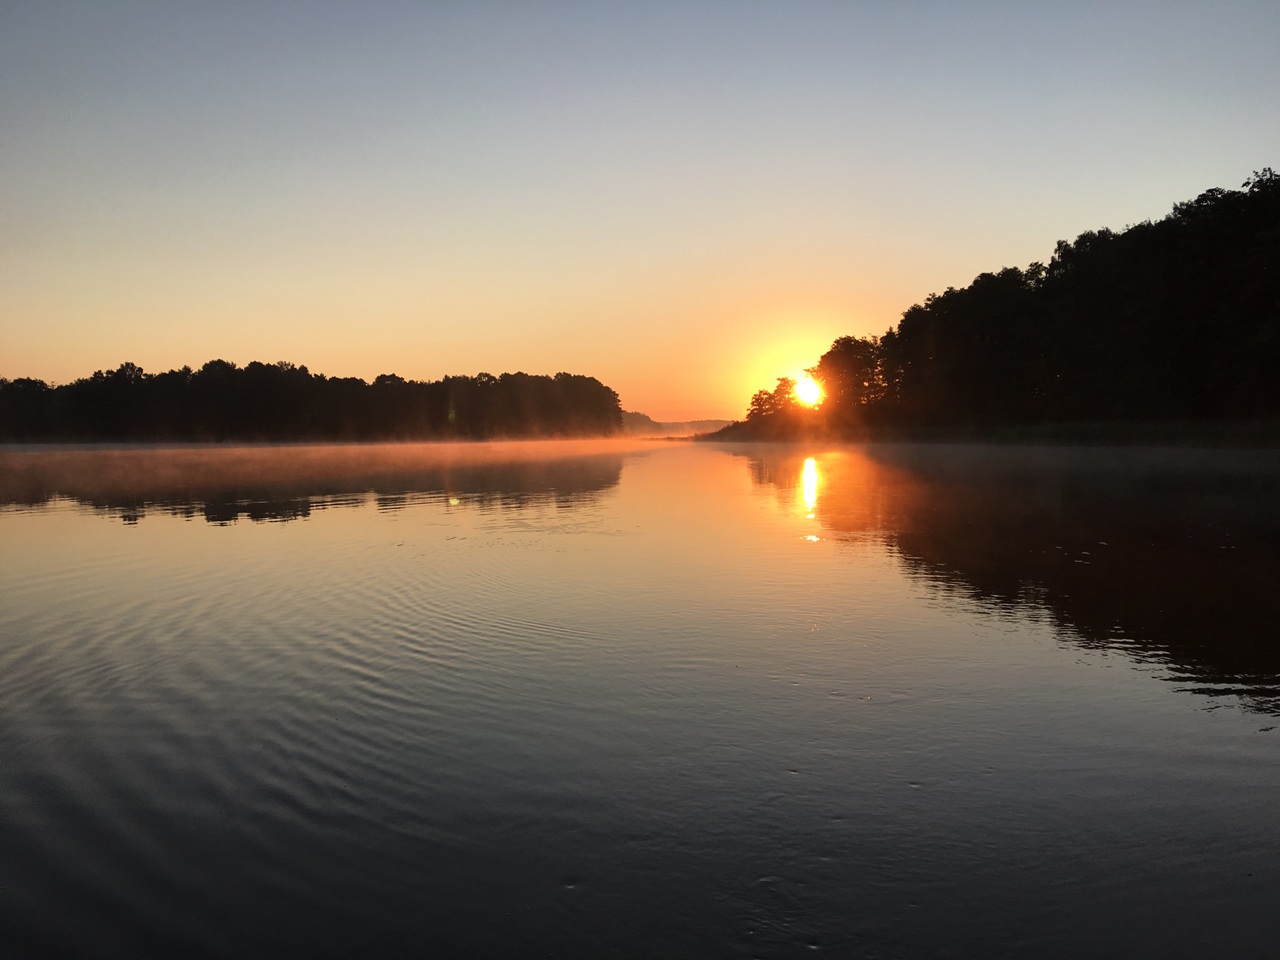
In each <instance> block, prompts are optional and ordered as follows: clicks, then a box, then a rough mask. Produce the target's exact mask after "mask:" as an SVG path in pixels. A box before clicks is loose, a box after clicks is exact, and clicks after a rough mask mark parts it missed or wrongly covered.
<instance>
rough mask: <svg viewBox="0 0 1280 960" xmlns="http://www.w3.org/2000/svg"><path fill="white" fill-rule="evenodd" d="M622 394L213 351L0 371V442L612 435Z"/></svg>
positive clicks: (535, 379)
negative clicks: (188, 359)
mask: <svg viewBox="0 0 1280 960" xmlns="http://www.w3.org/2000/svg"><path fill="white" fill-rule="evenodd" d="M621 426H622V408H621V405H620V403H619V401H618V395H617V394H616V393H615V392H614V391H613V390H611V389H609V388H608V387H607V386H605V385H604V384H603V383H601V382H600V381H599V380H596V379H595V378H594V377H585V376H578V375H574V374H569V373H557V374H556V375H555V376H540V375H531V374H527V373H504V374H502V375H501V376H497V377H495V376H492V375H490V374H487V373H481V374H479V375H477V376H474V377H466V376H453V377H445V378H444V379H443V380H436V381H415V380H405V379H402V378H401V377H398V376H396V375H394V374H383V375H382V376H380V377H378V378H377V379H375V380H374V381H373V383H366V382H365V381H364V380H361V379H357V378H354V377H326V376H325V375H323V374H313V373H311V372H309V371H308V370H307V368H306V367H304V366H295V365H294V364H292V363H286V362H283V361H282V362H280V363H271V364H267V363H258V362H253V363H249V364H247V365H245V366H244V367H238V366H236V364H234V363H230V362H228V361H226V360H211V361H209V362H208V363H206V364H205V365H204V366H202V367H201V368H200V369H199V370H192V369H191V368H190V367H183V368H182V369H180V370H169V371H167V372H165V373H156V374H152V373H146V372H145V371H143V370H142V369H141V368H140V367H138V366H136V365H135V364H132V363H123V364H121V365H120V366H119V367H118V368H117V369H115V370H111V371H106V372H104V371H101V370H99V371H97V372H96V373H94V374H93V375H92V376H90V377H84V378H82V379H79V380H76V381H74V382H72V383H68V384H64V385H61V386H50V385H49V384H47V383H45V382H44V381H41V380H32V379H25V378H23V379H17V380H12V381H10V380H3V379H0V440H6V441H42V440H66V441H70V440H168V441H219V440H374V439H377V440H415V439H486V438H496V437H572V436H595V435H602V434H604V435H607V434H612V433H616V432H618V431H619V430H620V429H621Z"/></svg>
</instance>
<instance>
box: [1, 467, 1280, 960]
mask: <svg viewBox="0 0 1280 960" xmlns="http://www.w3.org/2000/svg"><path fill="white" fill-rule="evenodd" d="M0 503H2V504H3V506H0V759H2V761H3V762H2V764H0V938H2V940H3V942H4V943H5V945H6V946H5V953H6V955H8V956H95V957H174V956H182V957H282V956H299V957H402V956H403V957H408V956H414V957H425V956H439V957H501V958H506V957H522V958H527V957H553V956H554V957H583V958H587V957H658V956H661V957H731V958H736V957H744V958H745V957H784V956H786V957H789V956H796V955H800V954H806V955H807V954H809V953H813V952H816V953H819V954H825V955H828V956H836V957H1064V958H1065V957H1072V958H1076V957H1081V956H1098V957H1101V956H1108V957H1162V958H1163V957H1196V958H1202V957H1205V956H1230V955H1240V956H1244V955H1252V956H1263V955H1270V954H1273V953H1275V951H1276V950H1277V949H1280V947H1278V946H1277V936H1276V933H1275V925H1274V921H1273V920H1272V919H1271V914H1270V911H1271V910H1272V909H1273V908H1274V904H1275V902H1276V898H1277V895H1280V626H1278V624H1280V549H1278V548H1280V454H1277V453H1276V452H1274V451H1273V452H1267V451H1261V452H1257V451H1255V452H1232V451H1212V450H1173V449H1167V450H1165V449H1145V450H1144V449H1091V450H1072V449H1065V448H1050V447H1044V448H1019V447H976V446H942V445H940V446H927V445H917V446H912V445H903V446H892V445H881V446H864V447H859V446H848V447H840V446H829V445H828V446H816V447H813V448H805V447H800V446H758V447H750V446H742V447H725V446H719V445H709V444H690V443H631V444H623V443H617V444H610V443H595V444H592V443H573V442H564V443H542V444H538V443H510V444H488V445H472V446H467V445H419V446H412V445H407V446H398V445H386V446H367V447H362V446H336V447H304V446H297V447H278V448H262V447H257V448H254V447H249V448H237V447H226V448H220V447H206V448H174V449H149V448H145V447H143V448H118V449H110V448H84V449H75V448H71V449H65V448H64V449H57V448H46V449H43V450H41V449H36V448H8V449H6V450H0Z"/></svg>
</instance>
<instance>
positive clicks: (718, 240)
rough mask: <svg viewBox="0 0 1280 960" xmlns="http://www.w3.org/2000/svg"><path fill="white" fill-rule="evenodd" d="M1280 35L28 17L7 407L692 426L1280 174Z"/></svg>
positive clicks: (4, 32)
mask: <svg viewBox="0 0 1280 960" xmlns="http://www.w3.org/2000/svg"><path fill="white" fill-rule="evenodd" d="M1277 51H1280V4H1278V3H1275V2H1274V0H1267V2H1219V3H1177V2H1162V3H1131V2H1124V0H1121V2H1116V3H1107V4H1103V3H1073V2H1057V3H1052V4H1049V3H1043V4H1042V3H1028V2H1020V3H1005V2H986V3H941V2H939V3H925V2H910V0H904V2H892V3H891V2H884V3H853V2H849V3H836V2H804V0H796V2H789V3H781V2H753V0H733V2H717V3H712V2H696V0H686V2H671V3H666V2H626V3H609V2H597V3H573V2H536V0H530V2H524V3H513V2H505V3H448V4H431V3H386V2H366V3H325V2H298V3H287V2H276V3H263V2H255V3H235V2H219V3H209V4H187V3H174V2H163V3H134V2H102V0H99V2H89V3H65V2H59V0H40V2H31V3H27V2H21V0H6V2H4V3H3V4H0V377H9V378H14V377H21V376H32V377H39V378H41V379H45V380H48V381H50V382H65V381H67V380H71V379H74V378H76V377H79V376H85V375H87V374H89V373H92V372H93V370H95V369H99V368H103V369H109V368H112V367H115V366H117V365H119V363H120V362H122V361H125V360H130V361H133V362H135V363H138V364H140V365H141V366H142V367H144V368H145V369H147V370H149V371H153V372H158V371H161V370H166V369H170V368H172V367H179V366H182V365H183V364H191V365H193V366H199V365H200V364H202V363H204V362H205V361H206V360H210V359H213V358H215V357H221V358H225V359H228V360H232V361H235V362H237V363H246V362H248V361H250V360H263V361H268V362H270V361H274V360H281V359H283V360H290V361H293V362H296V363H302V364H306V365H307V366H308V367H309V368H310V369H311V370H312V371H313V372H323V373H326V374H329V375H331V376H359V377H364V378H366V379H372V378H373V377H374V376H376V375H378V374H380V373H388V372H394V373H398V374H400V375H401V376H403V377H407V378H414V379H437V378H439V377H441V376H444V375H446V374H454V373H463V374H474V373H478V372H480V371H487V372H490V373H494V374H497V373H502V372H504V371H514V370H524V371H526V372H529V373H554V372H556V371H559V370H567V371H569V372H573V373H584V374H589V375H592V376H596V377H598V378H600V379H601V380H602V381H604V382H605V383H607V384H609V385H610V386H612V387H613V388H614V389H616V390H617V391H618V392H619V394H620V395H621V397H622V402H623V406H624V408H626V409H631V410H641V411H643V412H645V413H648V414H650V415H651V416H654V417H656V418H658V419H685V418H693V417H718V416H719V417H740V416H741V415H742V414H743V412H744V411H745V409H746V405H747V402H748V400H749V399H750V395H751V393H752V392H753V391H754V390H756V389H759V388H761V387H770V386H772V384H773V381H774V378H775V377H777V376H781V375H794V374H796V373H798V372H799V371H800V370H801V369H802V368H804V367H806V366H811V365H812V364H813V363H815V362H816V361H817V359H818V357H819V356H820V355H821V354H822V352H823V351H824V350H825V349H826V348H827V347H828V346H830V343H831V341H832V340H833V339H834V338H835V337H837V336H840V335H844V334H855V335H866V334H878V333H882V332H883V331H884V330H886V329H887V328H888V327H890V326H891V325H892V324H894V323H896V322H897V320H898V318H899V317H900V316H901V313H902V311H903V310H905V309H906V308H907V307H909V306H910V305H911V304H912V303H916V302H919V301H921V300H922V299H923V298H924V297H925V296H927V295H928V294H929V293H930V292H935V291H941V290H943V289H945V288H946V287H948V286H962V285H965V284H967V283H969V282H970V281H971V280H972V279H973V277H974V276H975V275H976V274H978V273H980V272H982V271H985V270H998V269H999V268H1001V267H1003V266H1025V265H1026V264H1027V263H1029V262H1031V261H1033V260H1047V259H1048V258H1049V256H1050V255H1051V254H1052V251H1053V246H1054V243H1055V242H1056V241H1057V240H1059V239H1071V238H1073V237H1075V236H1076V235H1077V234H1078V233H1080V232H1081V231H1083V230H1086V229H1094V228H1098V227H1102V226H1109V227H1112V228H1115V229H1119V228H1122V227H1124V226H1125V225H1127V224H1130V223H1136V222H1139V221H1141V220H1145V219H1156V218H1159V217H1161V216H1163V215H1165V214H1166V213H1168V211H1169V209H1170V207H1171V206H1172V204H1173V203H1174V202H1177V201H1182V200H1187V199H1191V198H1192V197H1194V196H1195V195H1197V194H1198V193H1200V192H1201V191H1203V190H1205V189H1207V188H1209V187H1215V186H1221V187H1229V188H1235V187H1238V186H1239V185H1240V183H1241V181H1243V180H1244V179H1245V178H1246V177H1247V176H1248V175H1249V174H1250V173H1251V172H1252V171H1253V170H1256V169H1260V168H1261V167H1263V166H1277V167H1280V97H1277V95H1276V91H1277V90H1280V54H1278V53H1277Z"/></svg>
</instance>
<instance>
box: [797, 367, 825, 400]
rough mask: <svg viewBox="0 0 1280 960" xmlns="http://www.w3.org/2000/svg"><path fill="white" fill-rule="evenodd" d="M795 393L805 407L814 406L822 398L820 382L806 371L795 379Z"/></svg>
mask: <svg viewBox="0 0 1280 960" xmlns="http://www.w3.org/2000/svg"><path fill="white" fill-rule="evenodd" d="M795 393H796V399H797V400H799V401H800V402H801V403H803V404H804V405H805V406H806V407H816V406H817V405H818V403H819V402H820V401H821V400H822V384H820V383H818V381H817V380H815V379H813V377H811V376H809V375H808V374H807V373H806V374H805V375H804V376H803V377H801V378H800V379H799V380H797V381H796V387H795Z"/></svg>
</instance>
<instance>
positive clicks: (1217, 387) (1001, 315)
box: [748, 167, 1280, 435]
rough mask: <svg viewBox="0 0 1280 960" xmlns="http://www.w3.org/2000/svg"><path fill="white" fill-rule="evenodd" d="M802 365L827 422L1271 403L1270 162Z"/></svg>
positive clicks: (1274, 299) (1017, 420) (967, 421)
mask: <svg viewBox="0 0 1280 960" xmlns="http://www.w3.org/2000/svg"><path fill="white" fill-rule="evenodd" d="M809 372H810V374H811V375H813V376H814V377H815V379H817V380H819V381H820V382H821V383H822V384H823V386H824V389H825V393H826V400H825V402H824V404H823V409H822V411H821V418H822V420H823V422H824V423H825V425H826V427H827V428H828V429H829V430H830V431H833V432H840V431H842V430H849V429H854V428H860V427H866V426H868V425H870V426H877V427H883V428H887V429H892V428H896V427H952V426H962V427H981V426H988V425H1024V424H1047V423H1062V422H1089V421H1095V422H1096V421H1114V420H1141V421H1160V420H1211V419H1218V420H1228V419H1232V420H1249V419H1259V418H1273V417H1277V416H1280V175H1277V174H1276V172H1275V171H1274V170H1272V169H1271V168H1270V167H1266V168H1263V169H1262V170H1260V171H1255V172H1254V173H1253V174H1252V175H1251V176H1250V177H1249V178H1248V179H1246V180H1245V182H1244V183H1243V184H1242V186H1241V189H1240V190H1224V189H1219V188H1214V189H1211V190H1206V191H1204V192H1203V193H1201V194H1200V195H1199V196H1198V197H1196V198H1195V199H1194V200H1189V201H1186V202H1184V203H1177V204H1175V205H1174V206H1173V209H1172V211H1171V212H1170V213H1169V215H1168V216H1166V217H1165V218H1163V219H1162V220H1159V221H1156V222H1150V221H1146V222H1143V223H1139V224H1135V225H1133V226H1130V227H1127V228H1125V229H1124V230H1121V231H1113V230H1110V229H1106V228H1102V229H1098V230H1087V231H1085V232H1084V233H1081V234H1080V235H1079V236H1078V237H1076V239H1075V240H1072V241H1068V240H1061V241H1059V242H1058V244H1057V245H1056V247H1055V248H1054V251H1053V255H1052V256H1051V257H1050V258H1049V261H1048V263H1040V262H1035V263H1031V264H1029V265H1028V266H1027V267H1026V268H1025V269H1019V268H1017V267H1005V268H1003V269H1001V270H999V271H997V272H994V273H991V272H988V273H982V274H979V275H978V276H977V277H975V278H974V280H973V282H972V283H970V284H969V285H968V286H967V287H964V288H961V289H956V288H948V289H947V290H945V291H943V292H942V293H934V294H930V295H929V296H928V297H926V298H925V299H924V302H923V303H918V304H915V305H913V306H911V307H910V308H908V309H907V310H906V311H905V312H904V313H903V314H902V318H901V320H900V321H899V322H898V324H897V326H896V327H893V328H891V329H890V330H888V331H887V332H886V333H885V334H884V335H883V336H882V337H878V338H877V337H867V338H860V337H840V338H839V339H837V340H836V341H835V342H834V343H833V344H832V345H831V349H830V350H828V351H827V352H826V353H825V354H824V355H823V356H822V358H821V359H820V360H819V361H818V363H817V365H816V366H815V367H813V368H812V369H811V370H810V371H809ZM769 396H770V395H769V394H768V393H767V392H765V391H761V392H760V393H757V394H756V396H755V397H754V398H753V399H752V401H751V409H750V412H749V413H748V426H750V425H751V424H752V423H753V422H754V423H755V424H757V427H756V429H757V431H758V432H760V434H761V435H765V434H767V433H769V432H771V431H770V430H768V429H765V428H764V427H763V426H761V423H762V421H764V420H766V419H767V418H768V417H769V416H770V415H772V414H774V413H775V411H773V410H771V409H769V407H768V403H769V399H768V398H769Z"/></svg>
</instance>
